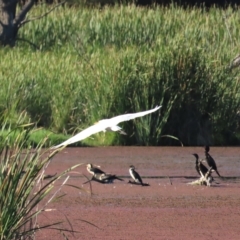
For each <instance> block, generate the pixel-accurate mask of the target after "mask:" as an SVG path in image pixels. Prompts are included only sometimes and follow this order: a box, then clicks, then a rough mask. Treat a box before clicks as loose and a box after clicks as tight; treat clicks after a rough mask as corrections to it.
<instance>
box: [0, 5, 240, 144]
mask: <svg viewBox="0 0 240 240" xmlns="http://www.w3.org/2000/svg"><path fill="white" fill-rule="evenodd" d="M44 11H46V8H45V7H35V9H34V11H33V12H32V13H31V14H32V15H33V16H36V15H39V14H41V13H43V12H44ZM239 20H240V15H239V13H238V12H237V11H235V12H234V11H232V9H227V10H225V11H223V10H220V9H214V8H213V9H210V10H209V11H203V10H200V9H186V10H183V9H181V8H176V7H174V6H172V7H169V8H160V7H159V8H153V9H147V8H137V7H135V6H115V7H106V8H101V9H97V8H67V7H65V8H58V9H57V10H56V11H54V12H52V13H51V14H50V15H49V16H48V17H47V18H43V19H41V20H39V21H34V22H31V23H29V24H28V25H26V26H25V27H24V28H22V30H21V32H20V35H21V36H20V37H21V38H25V39H28V40H29V41H31V42H33V43H34V44H35V45H36V46H37V48H36V47H33V46H30V45H28V44H27V43H25V42H22V41H19V44H18V46H17V47H16V48H15V49H1V50H0V51H1V55H4V61H1V68H0V84H1V88H0V92H1V94H0V109H1V111H3V112H4V111H8V112H11V114H12V116H13V118H12V119H11V120H9V121H14V117H15V118H16V116H17V115H18V114H19V112H21V111H26V112H27V114H28V118H29V119H30V120H32V121H34V122H38V126H42V127H45V128H48V129H50V130H52V131H54V132H56V133H64V134H67V133H68V134H73V133H75V132H76V131H80V130H81V129H83V128H85V127H87V126H89V125H91V124H93V123H94V122H96V121H97V120H99V119H102V118H109V117H113V116H116V115H118V114H123V113H129V112H135V111H142V110H145V109H149V108H152V107H154V106H155V105H159V104H162V105H163V108H162V109H161V111H160V112H161V115H160V116H159V113H156V114H152V115H149V116H146V117H144V118H142V119H138V120H135V121H133V122H129V123H124V124H122V125H123V126H124V129H125V130H126V131H127V132H128V133H129V135H130V136H128V137H122V136H119V135H117V134H113V135H112V134H98V135H96V136H94V137H93V139H91V138H90V139H88V140H86V143H88V144H94V145H99V144H100V145H101V144H103V145H112V144H127V145H128V144H140V145H158V144H179V142H177V141H176V140H174V139H170V138H162V136H163V135H166V134H168V135H173V136H176V137H178V138H179V139H180V140H181V141H182V142H183V144H184V145H202V144H217V145H218V144H237V143H239V140H238V139H239V136H238V135H239V126H238V124H239V119H238V114H237V112H238V111H239V103H240V101H239V99H240V98H239V97H240V96H239V94H240V93H239V80H238V79H239V70H237V69H236V70H229V64H230V62H231V59H233V58H234V57H235V55H236V54H237V53H238V51H239V48H238V46H239V45H238V39H239V28H238V22H239Z"/></svg>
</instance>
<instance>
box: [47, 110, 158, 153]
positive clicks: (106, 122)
mask: <svg viewBox="0 0 240 240" xmlns="http://www.w3.org/2000/svg"><path fill="white" fill-rule="evenodd" d="M160 107H162V106H156V107H155V108H153V109H151V110H147V111H143V112H138V113H129V114H124V115H119V116H117V117H113V118H110V119H103V120H100V121H98V122H97V123H96V124H94V125H92V126H91V127H88V128H86V129H84V130H83V131H81V132H80V133H78V134H77V135H75V136H73V137H71V138H69V139H68V140H66V141H65V142H63V143H61V144H59V145H57V146H53V147H52V148H51V149H56V148H59V147H62V146H66V145H69V144H72V143H75V142H78V141H81V140H83V139H85V138H87V137H89V136H91V135H93V134H95V133H98V132H102V131H103V132H106V131H112V132H116V131H118V132H120V133H121V134H126V133H124V132H123V131H122V128H121V127H119V126H118V124H119V123H120V122H125V121H129V120H132V119H135V118H138V117H143V116H145V115H147V114H150V113H153V112H156V111H157V110H158V109H159V108H160Z"/></svg>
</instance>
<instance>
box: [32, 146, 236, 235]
mask: <svg viewBox="0 0 240 240" xmlns="http://www.w3.org/2000/svg"><path fill="white" fill-rule="evenodd" d="M192 153H198V154H199V156H200V157H202V158H203V157H204V149H203V148H202V147H183V148H181V147H101V148H66V149H65V150H63V151H62V152H61V153H60V154H58V155H56V156H55V158H54V159H53V161H52V162H51V164H50V165H49V167H48V169H47V173H49V174H54V173H55V172H58V173H60V172H61V171H63V170H64V169H66V168H68V167H70V166H72V165H74V164H77V163H84V164H86V163H94V164H96V165H100V166H101V168H102V169H103V170H104V171H106V172H109V173H113V174H117V175H119V176H123V177H124V180H125V181H124V182H120V181H115V182H114V183H113V184H105V185H104V184H100V183H97V182H93V183H92V191H93V195H92V196H91V195H90V194H87V193H85V192H80V191H79V190H77V189H74V188H71V187H66V186H65V187H64V188H63V189H62V191H61V193H66V194H67V196H65V197H64V198H62V199H61V200H59V201H57V202H56V203H53V204H51V205H49V208H54V209H56V211H52V212H45V213H44V214H42V216H41V217H40V218H39V219H38V222H39V224H40V225H43V224H47V223H51V222H57V221H61V220H64V221H65V223H64V224H62V225H61V227H63V228H68V229H70V225H69V224H68V223H67V221H66V217H67V219H68V220H69V221H70V222H71V225H72V228H73V229H74V230H75V231H78V232H79V233H75V234H74V236H72V235H71V234H70V233H66V235H67V236H68V237H69V239H109V240H120V239H121V240H125V239H126V240H128V239H129V240H130V239H148V240H150V239H160V240H165V239H174V240H176V239H178V240H179V239H184V240H188V239H189V240H192V239H194V240H206V239H211V240H213V239H218V240H219V239H231V240H235V239H236V240H237V239H239V236H240V227H239V223H240V148H239V147H235V148H233V147H212V148H211V150H210V154H211V155H212V156H213V158H214V159H215V161H216V164H217V166H218V170H219V172H220V174H222V176H224V177H227V178H226V179H225V180H221V179H219V178H218V177H217V175H216V174H213V176H214V177H215V181H216V182H217V183H218V184H217V183H214V184H213V186H212V187H205V186H190V185H187V183H188V182H191V181H193V180H194V178H191V177H197V173H196V170H195V158H194V156H192ZM130 165H134V166H135V167H136V170H137V171H138V172H139V174H140V175H141V176H142V177H143V181H144V182H147V183H149V184H150V186H149V187H142V186H137V185H131V184H128V180H130V178H128V177H129V173H128V167H129V166H130ZM74 172H75V173H70V174H69V175H70V176H71V178H70V180H69V182H68V183H69V184H73V185H77V186H79V187H82V183H83V182H85V181H86V178H85V177H83V176H82V175H81V174H82V173H83V174H85V175H87V176H89V173H88V172H87V171H86V167H85V165H84V166H81V167H79V168H78V169H76V170H74ZM168 176H169V177H170V179H169V178H168ZM151 177H153V178H151ZM231 177H233V178H231ZM234 177H236V178H234ZM170 182H172V185H171V184H170ZM59 184H60V183H59ZM83 187H84V188H85V189H86V190H89V189H90V185H89V184H86V185H83ZM82 220H83V221H82ZM85 221H87V222H90V223H91V224H94V225H95V226H97V227H94V226H93V225H91V224H88V223H87V222H85ZM36 239H40V240H43V239H52V240H58V239H64V238H62V236H61V234H60V233H59V232H58V231H54V230H43V231H41V232H39V233H38V234H37V236H36Z"/></svg>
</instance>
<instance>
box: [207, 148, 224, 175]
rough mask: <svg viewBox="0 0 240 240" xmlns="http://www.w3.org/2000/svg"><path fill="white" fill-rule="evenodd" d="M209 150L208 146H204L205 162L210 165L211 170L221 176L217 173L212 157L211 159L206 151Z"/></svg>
mask: <svg viewBox="0 0 240 240" xmlns="http://www.w3.org/2000/svg"><path fill="white" fill-rule="evenodd" d="M209 150H210V148H209V146H205V156H206V161H207V163H208V166H209V167H211V168H212V170H214V171H215V172H216V173H217V175H218V176H219V177H222V176H221V175H220V174H219V172H218V170H217V165H216V163H215V161H214V159H213V158H212V156H211V155H210V154H209V153H208V152H209Z"/></svg>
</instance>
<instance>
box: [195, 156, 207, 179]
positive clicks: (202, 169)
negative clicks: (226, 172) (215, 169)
mask: <svg viewBox="0 0 240 240" xmlns="http://www.w3.org/2000/svg"><path fill="white" fill-rule="evenodd" d="M193 156H195V158H196V165H195V168H196V170H197V172H198V174H199V175H200V176H201V173H202V174H203V176H205V174H206V173H207V172H208V169H207V167H205V165H203V163H202V161H201V160H199V157H198V154H196V153H194V154H193ZM200 172H201V173H200Z"/></svg>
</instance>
